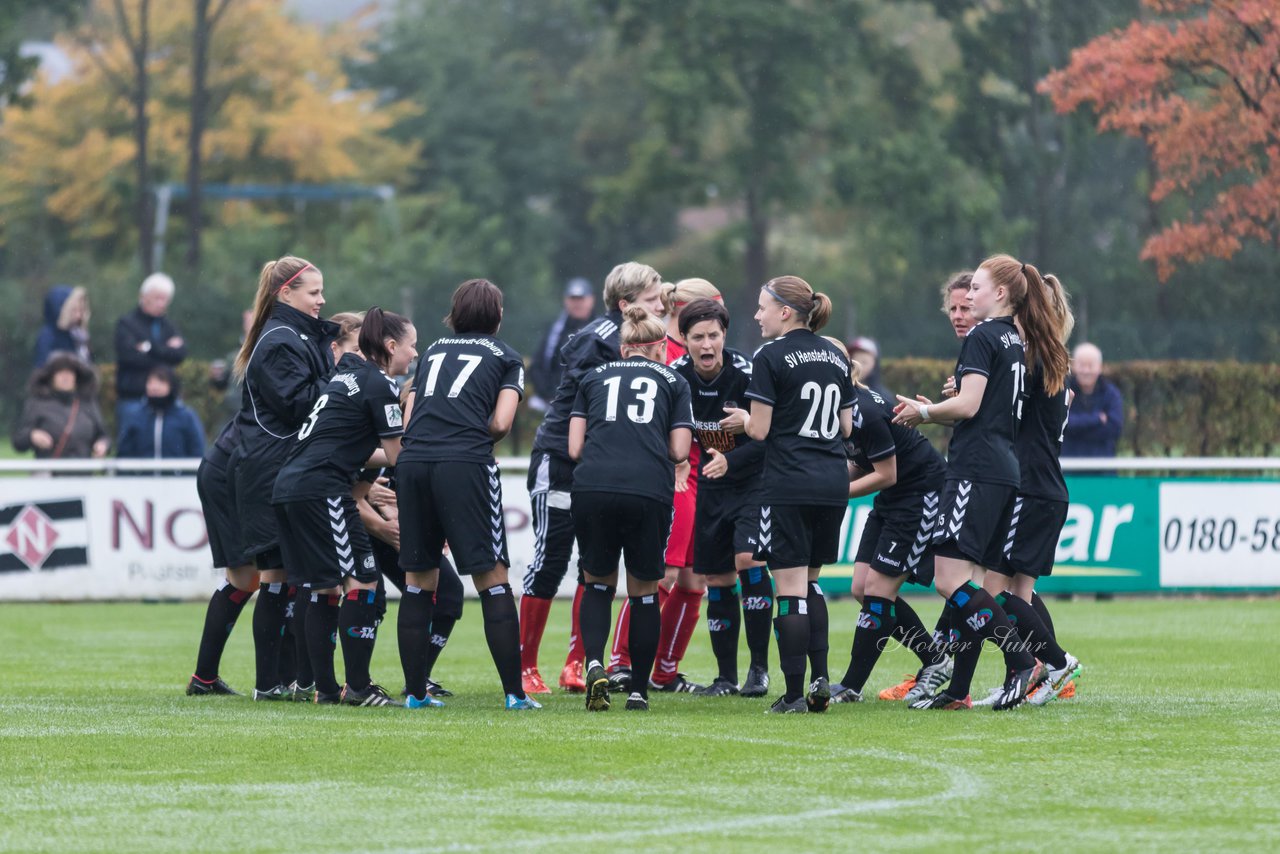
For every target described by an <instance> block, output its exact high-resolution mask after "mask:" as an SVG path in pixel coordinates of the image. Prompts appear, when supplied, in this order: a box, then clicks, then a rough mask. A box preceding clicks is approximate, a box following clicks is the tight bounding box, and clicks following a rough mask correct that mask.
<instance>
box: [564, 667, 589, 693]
mask: <svg viewBox="0 0 1280 854" xmlns="http://www.w3.org/2000/svg"><path fill="white" fill-rule="evenodd" d="M560 687H561V688H562V689H564V690H565V691H568V692H569V693H570V694H583V693H585V692H586V690H587V683H586V681H585V680H583V678H582V662H580V661H569V662H566V663H565V665H564V670H561V671H560Z"/></svg>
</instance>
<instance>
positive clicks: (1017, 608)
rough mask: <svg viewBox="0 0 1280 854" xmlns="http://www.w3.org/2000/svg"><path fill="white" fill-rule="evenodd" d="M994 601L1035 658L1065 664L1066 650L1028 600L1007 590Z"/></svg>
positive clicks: (1058, 665) (1049, 662)
mask: <svg viewBox="0 0 1280 854" xmlns="http://www.w3.org/2000/svg"><path fill="white" fill-rule="evenodd" d="M996 601H997V602H999V603H1000V605H1001V607H1003V608H1004V610H1005V613H1006V614H1008V615H1009V621H1010V623H1012V624H1013V625H1014V626H1016V627H1017V629H1018V634H1019V635H1021V636H1022V639H1023V640H1024V641H1025V642H1026V643H1027V646H1028V649H1030V650H1031V652H1032V654H1033V655H1035V657H1036V658H1038V659H1040V660H1041V661H1044V662H1047V663H1048V664H1051V665H1052V666H1054V667H1066V666H1067V654H1066V652H1064V651H1063V649H1062V647H1060V646H1058V641H1057V640H1056V639H1055V638H1054V637H1053V633H1052V632H1050V631H1048V630H1047V629H1046V628H1045V625H1044V623H1043V622H1042V621H1041V620H1040V615H1039V614H1038V613H1036V609H1035V607H1034V606H1033V605H1032V604H1031V603H1030V602H1027V601H1026V600H1025V599H1021V598H1019V597H1017V596H1015V595H1013V594H1012V593H1008V592H1006V593H1001V594H1000V595H999V596H998V597H997V598H996Z"/></svg>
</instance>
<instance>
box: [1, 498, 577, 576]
mask: <svg viewBox="0 0 1280 854" xmlns="http://www.w3.org/2000/svg"><path fill="white" fill-rule="evenodd" d="M502 491H503V502H504V505H505V507H506V516H507V540H508V550H509V552H510V555H511V562H512V567H511V580H512V586H513V587H514V588H515V589H516V590H517V591H518V590H519V589H520V580H521V578H522V577H523V575H524V571H525V567H526V565H527V564H528V562H529V560H530V559H531V558H532V557H533V551H534V548H533V546H534V538H533V525H532V518H531V516H530V508H529V493H528V492H527V491H526V488H525V479H524V476H523V475H520V474H510V475H504V476H503V478H502ZM576 561H577V557H576V554H575V556H574V559H573V561H572V562H571V563H570V566H571V567H573V566H576V565H577V563H576ZM222 577H223V573H222V570H219V569H214V567H213V561H212V557H211V556H210V554H209V544H208V536H207V534H206V532H205V525H204V514H203V513H202V512H201V510H200V501H199V499H198V498H197V496H196V480H195V477H193V476H184V477H146V476H142V477H31V478H0V601H57V600H73V599H203V598H205V597H207V596H208V595H209V592H210V591H211V590H212V589H213V587H214V585H215V584H216V583H217V581H218V580H219V579H221V578H222ZM576 582H577V575H576V572H570V573H569V574H567V576H566V578H565V582H564V583H563V584H562V585H561V588H560V591H561V594H562V595H563V594H568V595H572V594H573V588H574V585H575V584H576ZM467 592H468V593H469V594H470V593H473V592H474V591H472V590H471V588H470V585H469V584H468V585H467ZM391 593H392V595H396V593H395V591H394V589H393V590H392V591H391Z"/></svg>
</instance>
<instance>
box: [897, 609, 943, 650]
mask: <svg viewBox="0 0 1280 854" xmlns="http://www.w3.org/2000/svg"><path fill="white" fill-rule="evenodd" d="M893 610H894V613H895V614H896V616H897V620H896V621H895V623H894V626H893V639H894V640H896V641H897V642H898V643H900V644H902V645H903V646H905V647H906V648H907V649H909V650H911V651H912V652H913V653H915V656H916V658H918V659H920V663H921V664H922V665H924V664H932V663H933V662H934V661H935V660H936V659H937V653H938V650H937V647H936V646H935V645H934V642H933V636H932V635H930V634H929V632H928V631H927V630H926V629H925V627H924V623H923V622H921V621H920V615H919V614H917V613H916V612H915V609H914V608H912V607H911V604H910V603H909V602H907V600H906V599H903V598H902V597H901V596H899V597H898V598H896V599H894V600H893Z"/></svg>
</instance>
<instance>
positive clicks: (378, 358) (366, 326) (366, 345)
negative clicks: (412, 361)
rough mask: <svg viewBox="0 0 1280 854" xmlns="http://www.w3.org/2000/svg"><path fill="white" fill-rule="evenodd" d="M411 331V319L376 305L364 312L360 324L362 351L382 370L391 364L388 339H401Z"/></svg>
mask: <svg viewBox="0 0 1280 854" xmlns="http://www.w3.org/2000/svg"><path fill="white" fill-rule="evenodd" d="M408 331H409V320H408V318H406V317H402V316H401V315H399V314H395V313H394V312H390V311H383V310H382V309H381V308H379V307H378V306H376V305H375V306H374V307H373V308H371V309H369V310H368V311H366V312H365V313H364V323H362V324H361V325H360V352H361V353H363V354H364V357H365V358H366V359H368V360H369V361H370V362H373V363H374V364H375V365H377V366H378V367H379V368H381V369H382V370H384V371H385V370H387V367H388V366H389V365H390V364H391V348H389V347H388V346H387V341H388V340H391V341H399V340H401V339H402V338H404V336H405V333H406V332H408Z"/></svg>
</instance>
